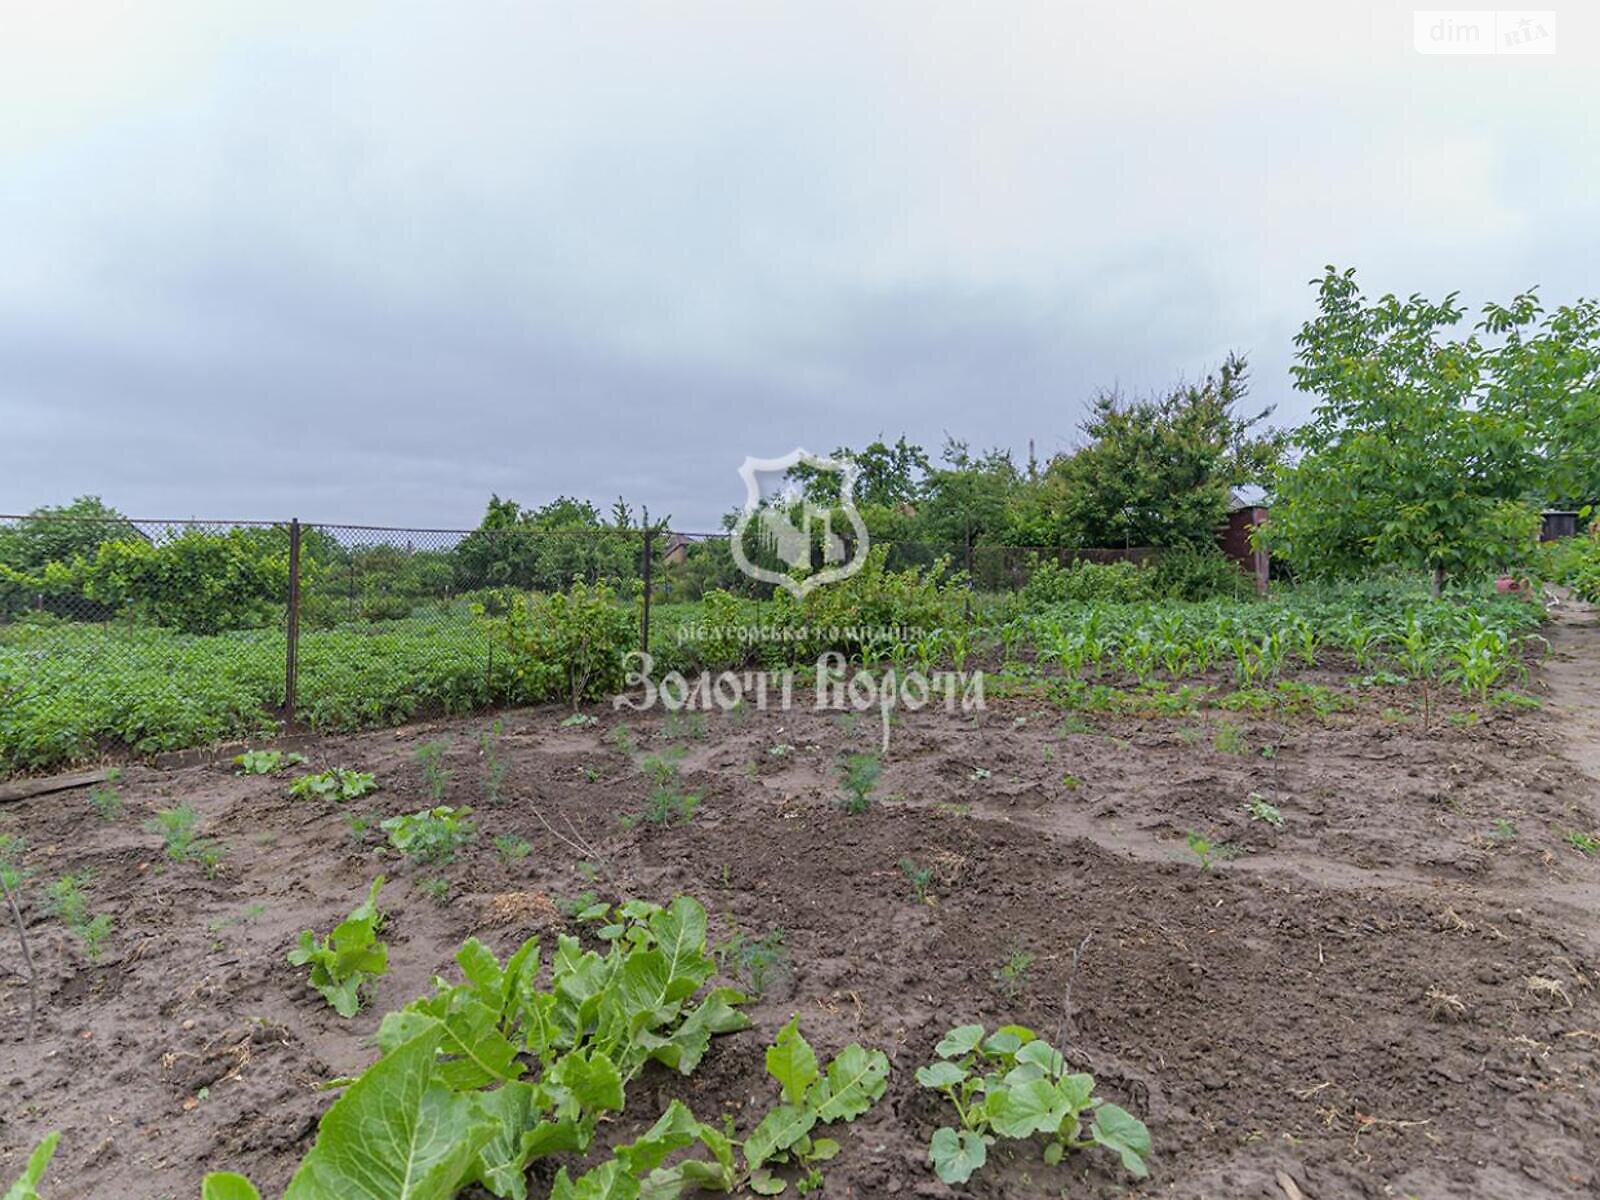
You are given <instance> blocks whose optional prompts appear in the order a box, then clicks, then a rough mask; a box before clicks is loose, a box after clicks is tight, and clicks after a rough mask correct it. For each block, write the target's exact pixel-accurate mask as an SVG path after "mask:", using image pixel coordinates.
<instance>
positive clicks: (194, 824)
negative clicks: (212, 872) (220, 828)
mask: <svg viewBox="0 0 1600 1200" xmlns="http://www.w3.org/2000/svg"><path fill="white" fill-rule="evenodd" d="M145 829H146V830H147V831H148V832H150V833H157V834H160V835H161V849H162V851H163V852H164V853H165V854H166V856H167V857H168V858H170V859H171V860H172V861H173V862H180V863H181V862H191V861H193V860H196V859H202V858H203V856H204V855H205V854H206V852H207V851H208V850H210V849H213V848H214V847H213V845H212V843H210V842H207V841H205V840H203V839H202V838H201V837H200V836H199V831H200V812H199V810H198V809H196V808H194V807H193V806H192V805H188V804H181V805H179V806H178V807H177V808H164V809H160V810H159V811H157V813H156V815H155V816H153V817H152V818H150V820H149V821H146V822H145Z"/></svg>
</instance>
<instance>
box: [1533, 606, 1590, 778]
mask: <svg viewBox="0 0 1600 1200" xmlns="http://www.w3.org/2000/svg"><path fill="white" fill-rule="evenodd" d="M1552 617H1553V619H1552V621H1551V624H1550V635H1549V636H1550V659H1549V662H1548V663H1547V664H1546V667H1545V684H1546V686H1547V687H1548V688H1549V693H1550V704H1551V707H1552V708H1553V709H1555V710H1556V711H1557V712H1559V713H1560V714H1561V716H1562V717H1563V719H1564V720H1565V721H1566V722H1567V723H1568V729H1567V734H1568V737H1567V745H1566V750H1567V754H1568V757H1570V758H1571V759H1572V761H1573V762H1575V763H1576V764H1577V765H1578V766H1579V767H1581V768H1582V769H1583V772H1584V773H1585V774H1586V775H1588V776H1589V777H1590V778H1591V780H1594V781H1595V793H1596V794H1600V611H1597V610H1596V609H1595V608H1594V607H1593V606H1592V605H1588V604H1584V603H1582V602H1581V601H1574V600H1569V601H1567V602H1565V603H1564V604H1562V606H1561V607H1560V608H1558V609H1556V610H1555V612H1554V613H1553V614H1552Z"/></svg>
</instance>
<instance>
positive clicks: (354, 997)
mask: <svg viewBox="0 0 1600 1200" xmlns="http://www.w3.org/2000/svg"><path fill="white" fill-rule="evenodd" d="M382 888H383V876H382V875H379V876H378V877H377V878H376V879H375V880H373V881H372V889H371V890H370V891H369V892H368V893H367V898H366V899H365V900H364V901H362V903H360V904H359V905H357V906H356V907H355V909H354V910H352V911H351V913H350V915H349V916H348V917H346V918H345V919H344V920H343V921H341V922H339V924H338V925H337V926H335V927H334V930H333V932H332V933H331V934H329V935H328V936H326V937H324V938H322V939H321V940H320V941H319V940H318V938H317V935H316V934H315V933H314V932H312V931H311V930H309V929H307V930H304V931H302V932H301V934H300V943H299V945H298V946H297V947H296V948H295V949H293V950H291V951H290V952H289V963H290V965H292V966H296V967H304V966H309V967H310V968H311V986H312V987H313V988H315V989H316V990H317V991H319V992H321V993H322V996H323V998H324V999H325V1000H327V1002H328V1003H329V1004H331V1005H332V1006H333V1009H334V1011H335V1012H337V1013H338V1014H339V1015H340V1016H341V1017H344V1018H346V1019H348V1018H350V1017H353V1016H355V1015H356V1013H358V1012H360V1011H361V996H362V993H363V991H365V990H366V989H368V988H370V987H371V984H372V981H373V980H374V979H377V978H378V977H379V976H380V975H382V974H383V973H384V972H385V971H387V970H388V969H389V950H388V947H386V946H385V945H384V944H383V943H382V942H381V941H379V940H378V929H379V927H380V926H381V925H382V923H383V914H382V913H380V912H379V911H378V892H379V891H380V890H381V889H382Z"/></svg>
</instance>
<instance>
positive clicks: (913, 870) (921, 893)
mask: <svg viewBox="0 0 1600 1200" xmlns="http://www.w3.org/2000/svg"><path fill="white" fill-rule="evenodd" d="M899 865H900V873H901V874H902V875H904V876H905V877H906V882H907V883H908V884H910V885H911V900H912V902H913V903H915V904H927V903H928V902H929V897H928V889H929V888H930V887H931V886H933V868H932V867H919V866H918V865H917V860H916V859H914V858H911V857H910V856H907V857H905V858H902V859H901V860H900V864H899Z"/></svg>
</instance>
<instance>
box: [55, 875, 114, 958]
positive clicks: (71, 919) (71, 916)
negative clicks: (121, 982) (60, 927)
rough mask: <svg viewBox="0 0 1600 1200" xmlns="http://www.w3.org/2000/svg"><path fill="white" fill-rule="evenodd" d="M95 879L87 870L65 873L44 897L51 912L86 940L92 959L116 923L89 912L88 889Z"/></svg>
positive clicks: (86, 951)
mask: <svg viewBox="0 0 1600 1200" xmlns="http://www.w3.org/2000/svg"><path fill="white" fill-rule="evenodd" d="M92 882H93V877H92V876H91V875H90V874H89V873H88V872H84V873H82V874H79V875H63V876H62V877H61V878H60V879H58V880H56V881H55V882H54V883H52V884H51V885H50V886H49V887H47V888H46V889H45V900H46V902H47V903H48V904H49V906H50V911H51V912H53V913H54V914H55V915H56V916H57V917H60V918H61V921H62V923H63V924H64V925H66V927H67V928H68V929H70V930H71V931H72V933H73V935H74V936H75V937H77V939H78V940H79V941H81V942H82V943H83V949H84V953H86V954H87V955H88V956H89V959H90V961H91V962H98V961H99V960H100V950H101V946H102V943H104V941H105V940H106V938H107V937H109V936H110V934H111V929H112V926H113V924H114V922H113V921H112V919H111V917H110V915H109V914H106V913H100V914H99V915H98V916H96V915H93V914H91V913H90V912H89V896H88V890H89V886H90V884H91V883H92Z"/></svg>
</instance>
